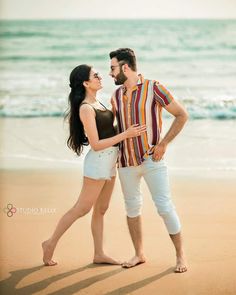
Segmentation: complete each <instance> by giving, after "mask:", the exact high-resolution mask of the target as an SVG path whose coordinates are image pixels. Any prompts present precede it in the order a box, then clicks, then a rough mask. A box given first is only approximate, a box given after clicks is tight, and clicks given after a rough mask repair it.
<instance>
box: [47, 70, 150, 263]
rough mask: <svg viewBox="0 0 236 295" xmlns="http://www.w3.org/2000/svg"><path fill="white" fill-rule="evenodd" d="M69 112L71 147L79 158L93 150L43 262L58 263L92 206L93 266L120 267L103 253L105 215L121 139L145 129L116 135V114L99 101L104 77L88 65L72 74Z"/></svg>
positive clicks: (128, 130) (50, 240)
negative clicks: (70, 232) (62, 242)
mask: <svg viewBox="0 0 236 295" xmlns="http://www.w3.org/2000/svg"><path fill="white" fill-rule="evenodd" d="M70 87H71V92H70V95H69V103H70V110H69V112H68V114H67V117H68V119H69V126H70V136H69V139H68V141H67V144H68V146H69V147H70V148H71V149H72V150H73V151H74V152H76V153H77V154H78V155H80V154H81V153H82V151H83V146H84V145H88V144H90V146H91V150H90V151H89V152H88V153H87V155H86V157H85V161H84V178H83V186H82V190H81V192H80V195H79V198H78V201H77V202H76V204H75V205H74V206H73V207H72V208H71V209H70V210H69V211H68V212H67V213H66V214H65V215H64V216H62V218H61V219H60V220H59V222H58V224H57V227H56V229H55V231H54V233H53V234H52V236H51V237H50V238H49V239H48V240H46V241H44V242H43V243H42V247H43V262H44V264H45V265H46V266H53V265H56V264H57V263H56V262H54V261H53V260H52V256H53V252H54V250H55V247H56V245H57V243H58V241H59V239H60V238H61V236H62V235H63V234H64V232H65V231H66V230H67V229H68V228H69V227H70V226H71V225H72V223H74V222H75V221H76V220H77V219H78V218H80V217H82V216H84V215H86V214H87V213H88V212H89V211H90V210H91V208H92V207H93V215H92V223H91V228H92V234H93V240H94V259H93V262H94V263H110V264H119V262H118V261H116V260H114V259H112V258H111V257H108V256H106V255H105V253H104V251H103V216H104V214H105V212H106V210H107V208H108V205H109V202H110V198H111V194H112V190H113V187H114V182H115V174H116V170H115V166H116V160H117V153H118V147H117V146H116V145H117V143H119V142H120V141H122V140H125V139H126V138H131V137H135V136H138V135H140V134H141V133H143V132H145V130H146V127H145V126H138V125H133V126H131V127H130V128H129V129H127V130H126V131H125V132H123V133H120V134H117V135H116V132H115V128H114V126H113V121H114V114H113V113H112V112H111V111H110V110H108V109H107V108H106V107H105V106H103V105H102V104H101V103H100V102H99V101H98V100H97V99H96V95H97V91H98V90H100V89H101V88H102V85H101V77H100V76H99V75H98V73H95V71H94V70H93V69H92V67H90V66H88V65H80V66H77V67H76V68H75V69H73V71H72V72H71V74H70Z"/></svg>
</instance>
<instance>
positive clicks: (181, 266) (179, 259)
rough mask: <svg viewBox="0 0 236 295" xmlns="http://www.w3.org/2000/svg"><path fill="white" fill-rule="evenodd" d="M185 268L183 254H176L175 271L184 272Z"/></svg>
mask: <svg viewBox="0 0 236 295" xmlns="http://www.w3.org/2000/svg"><path fill="white" fill-rule="evenodd" d="M187 270H188V269H187V265H186V262H185V259H184V256H183V255H181V256H177V258H176V267H175V272H177V273H182V272H186V271H187Z"/></svg>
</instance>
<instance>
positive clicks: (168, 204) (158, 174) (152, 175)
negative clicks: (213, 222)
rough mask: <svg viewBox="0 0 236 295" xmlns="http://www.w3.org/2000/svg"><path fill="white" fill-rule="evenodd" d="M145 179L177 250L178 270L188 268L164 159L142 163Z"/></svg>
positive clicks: (181, 270)
mask: <svg viewBox="0 0 236 295" xmlns="http://www.w3.org/2000/svg"><path fill="white" fill-rule="evenodd" d="M142 168H143V171H144V179H145V181H146V183H147V185H148V188H149V190H150V192H151V194H152V199H153V201H154V203H155V205H156V208H157V211H158V213H159V215H160V216H161V217H162V218H163V221H164V223H165V225H166V228H167V230H168V233H169V235H170V237H171V240H172V242H173V244H174V246H175V250H176V259H177V262H176V268H175V271H176V272H185V271H186V270H187V267H186V263H185V258H184V250H183V242H182V236H181V232H180V230H181V225H180V221H179V217H178V215H177V213H176V210H175V207H174V205H173V203H172V200H171V193H170V185H169V176H168V171H167V166H166V164H165V162H164V161H163V160H161V161H158V162H153V161H152V159H150V158H149V159H148V160H146V161H145V162H144V163H143V165H142Z"/></svg>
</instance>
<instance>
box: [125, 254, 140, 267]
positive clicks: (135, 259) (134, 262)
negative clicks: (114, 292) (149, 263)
mask: <svg viewBox="0 0 236 295" xmlns="http://www.w3.org/2000/svg"><path fill="white" fill-rule="evenodd" d="M144 262H146V259H145V257H144V256H134V257H133V258H131V259H130V260H129V261H128V262H124V263H122V267H124V268H131V267H134V266H137V265H139V264H141V263H144Z"/></svg>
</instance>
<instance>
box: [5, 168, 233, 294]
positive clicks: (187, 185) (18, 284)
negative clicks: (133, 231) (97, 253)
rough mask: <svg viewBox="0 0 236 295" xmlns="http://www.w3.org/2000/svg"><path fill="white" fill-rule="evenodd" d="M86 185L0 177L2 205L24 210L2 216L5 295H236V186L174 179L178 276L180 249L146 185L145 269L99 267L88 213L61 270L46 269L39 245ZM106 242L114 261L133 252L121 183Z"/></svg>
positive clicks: (60, 255)
mask: <svg viewBox="0 0 236 295" xmlns="http://www.w3.org/2000/svg"><path fill="white" fill-rule="evenodd" d="M81 183H82V181H81V174H80V173H79V172H78V171H73V170H72V171H66V172H65V171H58V170H57V171H24V172H21V173H19V172H18V171H4V172H2V173H1V195H2V198H1V203H2V204H1V205H6V204H8V203H12V204H13V205H14V207H16V208H18V209H17V210H18V211H17V212H16V213H15V214H14V215H13V216H12V217H8V216H7V215H6V213H4V214H3V213H1V235H2V238H1V283H0V286H1V289H0V290H1V294H235V292H236V284H235V273H236V256H235V226H234V224H235V221H236V220H235V219H236V217H235V209H236V200H235V184H234V181H233V180H227V179H224V180H218V181H217V182H216V181H215V180H214V179H204V178H192V177H189V178H183V177H180V178H178V177H171V183H172V190H173V199H174V201H175V204H176V207H177V208H178V212H179V214H180V216H181V220H182V223H183V231H184V236H185V247H186V254H187V257H188V261H189V271H188V272H187V273H185V274H175V273H173V268H174V266H175V257H174V251H173V248H172V245H171V242H170V239H169V237H168V235H167V234H166V231H165V228H164V226H163V224H162V222H161V219H160V218H159V217H158V215H157V214H156V211H155V209H154V207H153V204H152V201H151V198H150V195H149V193H148V190H147V188H146V185H145V184H144V183H143V184H142V190H143V193H144V196H145V202H144V208H143V220H144V245H145V251H146V256H147V262H146V263H145V264H143V265H140V266H138V267H136V268H133V269H130V270H124V269H122V268H120V267H119V266H108V265H107V266H98V265H93V264H92V263H91V261H92V256H93V245H92V236H91V233H90V217H91V216H90V214H89V215H88V216H86V217H84V218H83V219H81V220H79V221H77V222H76V223H75V224H74V225H73V226H72V227H71V228H70V229H69V230H68V232H67V233H66V234H65V235H64V236H63V238H62V239H61V241H60V243H59V244H58V248H57V249H56V252H55V260H56V261H58V263H59V264H58V265H57V266H55V267H43V266H42V259H41V258H42V251H41V242H42V240H44V239H46V238H47V237H48V236H49V235H50V233H51V231H52V230H53V229H54V226H55V224H56V222H57V220H58V218H59V217H60V216H61V215H62V214H63V213H64V212H65V210H66V209H68V208H70V206H72V205H73V203H74V202H75V200H76V198H77V195H78V192H79V189H80V187H81ZM226 200H227V202H226ZM1 207H2V206H1ZM40 210H41V211H40ZM104 243H105V249H106V251H107V253H108V254H110V255H112V256H113V257H116V258H119V259H122V260H123V259H128V258H129V257H130V256H131V255H132V254H133V249H132V244H131V241H130V238H129V234H128V230H127V226H126V219H125V212H124V206H123V202H122V195H121V189H120V184H119V181H118V179H117V181H116V186H115V190H114V194H113V198H112V201H111V205H110V208H109V211H108V213H107V215H106V223H105V241H104Z"/></svg>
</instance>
